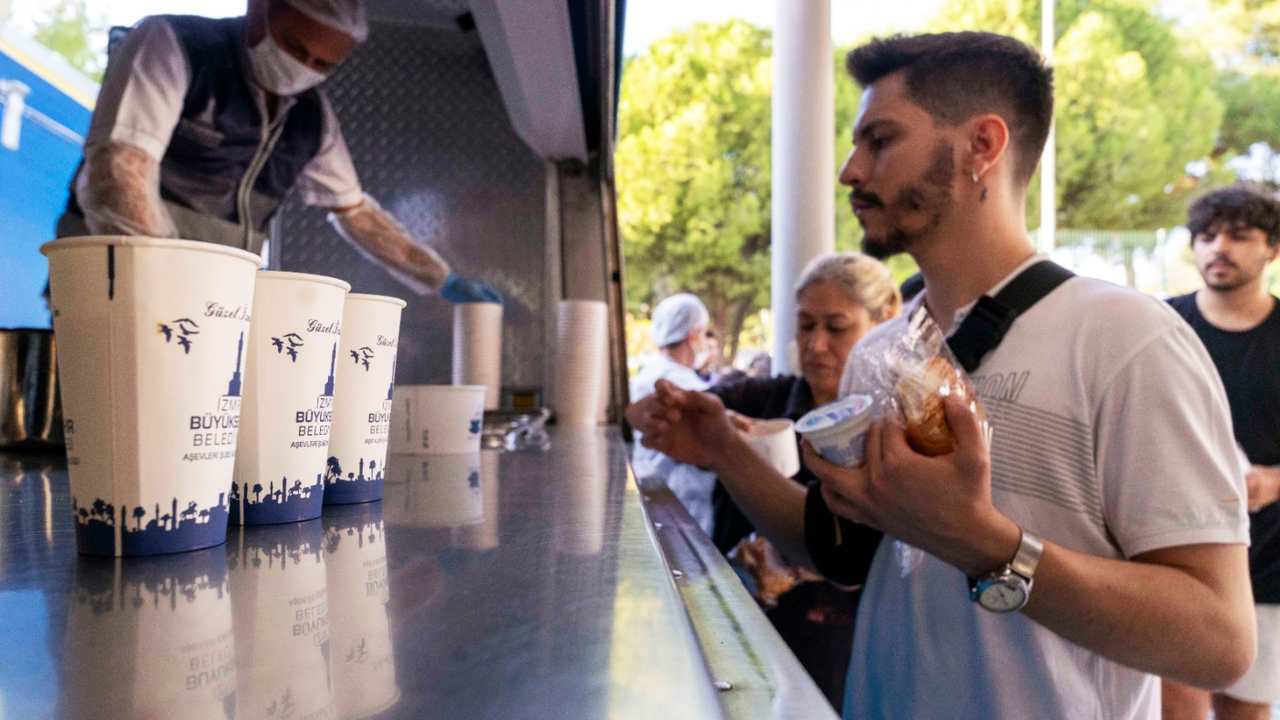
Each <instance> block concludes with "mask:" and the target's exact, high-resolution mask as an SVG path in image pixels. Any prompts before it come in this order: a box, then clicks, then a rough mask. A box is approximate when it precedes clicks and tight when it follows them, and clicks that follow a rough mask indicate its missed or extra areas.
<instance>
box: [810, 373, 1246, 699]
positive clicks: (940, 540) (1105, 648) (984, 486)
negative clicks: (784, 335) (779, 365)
mask: <svg viewBox="0 0 1280 720" xmlns="http://www.w3.org/2000/svg"><path fill="white" fill-rule="evenodd" d="M945 407H946V411H947V422H948V424H949V425H950V426H951V429H952V431H953V432H954V433H955V435H956V438H957V440H958V442H959V447H958V449H957V450H956V451H955V452H954V453H952V454H950V455H946V456H943V457H934V458H930V457H924V456H921V455H918V454H916V453H915V452H914V451H912V450H911V448H910V447H909V446H908V445H907V441H906V435H905V433H904V432H903V430H902V428H901V427H900V426H898V425H896V424H892V423H888V424H886V423H883V422H882V423H878V424H876V425H874V426H873V427H872V429H871V431H870V432H869V433H868V437H867V465H866V467H864V468H860V469H846V468H842V467H838V466H836V465H833V464H831V463H828V462H826V461H824V460H822V458H820V457H818V456H817V454H816V453H814V452H813V451H812V449H811V448H807V447H806V449H805V461H806V463H808V465H809V467H810V469H812V470H813V472H814V473H815V474H816V475H818V476H819V477H820V478H822V479H823V495H824V497H825V498H826V499H827V502H828V505H830V506H831V509H832V510H833V511H835V512H837V513H839V514H841V515H844V516H845V517H848V518H849V519H852V520H855V521H858V522H863V523H866V524H868V525H870V526H872V527H876V528H879V529H880V530H883V531H884V532H885V533H886V534H888V535H891V536H893V537H895V538H897V539H899V540H901V541H903V542H905V543H908V544H910V545H912V546H914V547H918V548H920V549H922V550H924V551H925V552H928V553H930V554H932V555H934V556H936V557H938V558H939V559H941V560H943V561H944V562H946V563H948V564H950V565H952V566H954V567H956V568H957V569H958V570H959V571H961V572H963V573H965V574H966V575H969V576H971V577H975V576H981V575H985V574H987V573H989V572H992V571H994V570H997V569H999V568H1002V567H1004V565H1005V564H1006V563H1008V562H1009V561H1010V560H1011V559H1012V558H1013V556H1014V554H1015V553H1016V551H1017V548H1018V544H1019V539H1020V533H1021V531H1020V530H1019V528H1018V526H1017V525H1016V524H1015V523H1014V522H1013V521H1012V520H1010V519H1009V518H1007V517H1005V516H1004V515H1002V514H1001V513H1000V512H999V511H998V510H997V509H996V507H995V506H994V504H993V503H992V500H991V472H990V456H989V454H988V451H987V447H986V442H985V439H984V437H983V433H982V431H981V429H980V427H979V424H978V420H977V417H976V416H975V415H974V413H973V412H972V411H971V410H970V409H969V408H968V407H967V406H966V405H964V403H963V401H961V400H959V399H958V398H955V397H950V398H947V401H946V406H945ZM1252 603H1253V596H1252V592H1251V589H1250V586H1249V576H1248V561H1247V557H1246V552H1245V549H1244V547H1243V546H1242V545H1234V544H1220V545H1208V544H1202V545H1186V546H1181V547H1170V548H1165V549H1160V550H1153V551H1150V552H1146V553H1142V554H1139V555H1137V556H1135V557H1134V559H1133V560H1132V561H1124V560H1113V559H1108V558H1102V557H1096V556H1093V555H1088V554H1084V553H1080V552H1075V551H1072V550H1068V549H1066V548H1064V547H1062V546H1059V545H1056V544H1054V543H1051V542H1046V543H1045V549H1044V554H1043V556H1042V557H1041V560H1040V564H1039V567H1038V568H1037V569H1036V574H1035V587H1034V589H1033V591H1032V593H1031V600H1030V602H1029V603H1028V604H1027V606H1026V607H1025V608H1024V609H1023V611H1022V612H1023V613H1024V614H1026V615H1027V616H1028V617H1030V618H1031V619H1033V620H1035V621H1036V622H1038V623H1040V624H1042V625H1044V626H1045V627H1046V628H1048V629H1050V630H1052V631H1054V632H1055V633H1057V634H1059V635H1061V636H1063V637H1064V638H1067V639H1068V640H1071V641H1072V642H1075V643H1076V644H1078V645H1080V646H1082V647H1084V648H1085V649H1088V650H1090V651H1093V652H1096V653H1098V654H1100V655H1103V656H1105V657H1108V658H1110V659H1112V660H1115V661H1117V662H1120V663H1123V664H1125V665H1128V666H1130V667H1134V668H1137V669H1139V670H1144V671H1146V672H1150V673H1153V674H1157V675H1160V676H1163V677H1169V678H1171V679H1173V680H1177V681H1179V682H1183V683H1187V684H1189V685H1195V686H1198V687H1205V688H1210V689H1217V688H1221V687H1225V686H1227V685H1229V684H1231V683H1232V682H1234V681H1235V680H1236V679H1237V678H1239V677H1240V676H1241V675H1243V674H1244V673H1245V672H1246V671H1247V670H1248V669H1249V667H1250V665H1252V663H1253V658H1254V654H1255V652H1256V638H1255V627H1254V620H1253V604H1252Z"/></svg>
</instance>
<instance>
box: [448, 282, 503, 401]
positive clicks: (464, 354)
mask: <svg viewBox="0 0 1280 720" xmlns="http://www.w3.org/2000/svg"><path fill="white" fill-rule="evenodd" d="M453 384H454V385H483V386H484V387H485V393H484V409H485V410H496V409H497V407H498V399H499V397H500V394H501V392H502V305H500V304H498V303H458V304H457V305H454V306H453Z"/></svg>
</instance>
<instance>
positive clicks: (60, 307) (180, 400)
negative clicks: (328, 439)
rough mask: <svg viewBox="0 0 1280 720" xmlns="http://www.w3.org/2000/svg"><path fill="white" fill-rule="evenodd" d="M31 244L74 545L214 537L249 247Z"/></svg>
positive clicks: (223, 518) (150, 547)
mask: <svg viewBox="0 0 1280 720" xmlns="http://www.w3.org/2000/svg"><path fill="white" fill-rule="evenodd" d="M40 250H41V252H43V253H44V254H45V255H47V256H48V258H49V281H50V286H51V292H52V305H53V328H54V333H55V334H56V336H57V341H58V371H59V377H60V378H61V383H62V406H63V417H64V419H65V422H64V427H65V429H66V443H67V462H68V464H69V466H70V474H71V497H72V510H73V512H74V513H75V521H76V547H77V549H78V550H79V551H80V552H82V553H87V554H91V555H150V554H156V553H170V552H178V551H182V550H191V549H194V548H201V547H208V546H210V545H217V544H219V543H221V542H223V541H224V540H225V539H226V535H227V511H228V508H227V504H228V496H229V494H230V491H231V474H232V470H233V468H234V465H235V455H236V432H237V428H238V425H239V421H240V396H241V388H242V385H243V383H244V354H245V342H246V341H247V339H248V335H249V318H250V309H251V307H252V303H253V283H254V276H255V274H256V273H257V269H258V265H259V264H260V263H261V260H260V258H258V256H257V255H253V254H250V253H247V252H245V251H243V250H236V249H233V248H229V247H224V246H221V245H214V244H212V243H203V242H187V241H183V240H155V239H150V238H134V237H84V238H68V239H64V240H56V241H54V242H51V243H46V244H45V245H44V246H43V247H41V248H40Z"/></svg>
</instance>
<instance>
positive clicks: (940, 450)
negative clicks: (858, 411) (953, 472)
mask: <svg viewBox="0 0 1280 720" xmlns="http://www.w3.org/2000/svg"><path fill="white" fill-rule="evenodd" d="M849 366H850V369H851V373H852V375H851V378H850V382H849V383H848V384H847V386H846V388H845V390H846V391H847V392H853V393H858V394H863V395H869V396H871V398H872V399H873V401H874V403H875V415H876V417H877V418H886V417H887V418H890V419H892V420H894V421H896V422H898V423H899V424H900V425H902V426H903V427H904V428H905V429H906V434H907V442H908V443H909V444H910V445H911V447H912V449H914V450H915V451H916V452H918V453H921V454H923V455H931V456H936V455H946V454H948V453H950V452H952V451H953V450H955V449H956V439H955V436H954V435H952V433H951V428H950V427H949V426H948V425H947V419H946V413H945V411H944V408H943V402H944V400H945V398H947V397H948V396H951V395H958V396H959V397H960V398H962V399H964V400H967V401H968V403H967V404H968V406H969V409H970V410H971V411H972V412H974V413H975V414H976V415H977V416H978V419H979V421H980V423H981V425H982V429H983V433H984V435H985V436H986V438H987V442H988V444H990V440H991V424H990V423H989V422H988V421H987V415H986V411H985V410H984V409H983V407H982V404H981V403H980V402H978V398H977V396H976V395H975V394H974V391H973V385H972V384H971V383H970V382H969V376H968V375H967V374H966V373H965V371H964V370H963V369H962V368H961V367H960V364H959V363H958V362H957V361H956V359H955V356H954V355H952V354H951V349H950V348H949V347H948V346H947V342H946V338H945V337H944V336H943V334H942V331H941V329H939V328H938V325H937V323H935V322H934V321H933V318H932V317H930V316H929V312H928V311H927V310H926V309H925V308H924V307H923V306H922V307H920V308H919V309H917V310H916V311H915V312H914V313H912V314H911V316H910V317H909V318H908V319H907V326H906V330H905V331H904V332H902V333H900V334H896V335H893V334H889V335H885V336H884V337H875V338H872V339H871V340H870V341H868V342H865V343H863V344H861V345H859V346H858V348H857V349H856V350H855V352H854V355H853V357H852V358H851V359H850V361H849Z"/></svg>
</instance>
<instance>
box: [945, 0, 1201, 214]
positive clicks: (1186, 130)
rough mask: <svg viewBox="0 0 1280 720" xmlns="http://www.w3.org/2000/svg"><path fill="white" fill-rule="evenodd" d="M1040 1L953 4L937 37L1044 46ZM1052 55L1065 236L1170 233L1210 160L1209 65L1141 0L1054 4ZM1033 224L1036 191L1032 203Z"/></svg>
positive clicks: (1035, 189)
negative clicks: (980, 36)
mask: <svg viewBox="0 0 1280 720" xmlns="http://www.w3.org/2000/svg"><path fill="white" fill-rule="evenodd" d="M1039 27H1040V3H1039V2H1037V1H1036V0H950V1H949V2H948V3H947V4H946V5H944V6H943V7H942V8H941V9H940V11H939V13H938V15H937V17H935V18H934V19H933V20H932V21H931V22H930V24H929V28H930V29H933V30H962V29H973V30H992V31H995V32H1002V33H1005V34H1009V35H1013V36H1015V37H1018V38H1019V39H1022V40H1024V41H1026V42H1030V43H1032V44H1035V45H1039V42H1038V40H1039ZM1055 29H1056V31H1057V42H1056V44H1055V47H1054V54H1055V57H1054V66H1055V70H1054V72H1055V79H1056V93H1057V106H1056V110H1055V121H1056V124H1057V154H1058V167H1057V174H1058V177H1057V190H1058V224H1059V226H1060V227H1078V228H1098V229H1141V228H1152V227H1169V226H1172V225H1175V224H1177V223H1178V222H1179V221H1180V220H1181V219H1182V217H1183V214H1184V212H1185V207H1186V202H1187V194H1188V193H1189V192H1190V191H1191V190H1192V188H1193V187H1194V186H1195V182H1194V179H1193V178H1189V177H1188V175H1187V171H1186V167H1187V164H1188V163H1191V162H1195V161H1198V160H1203V159H1205V158H1207V157H1209V156H1210V154H1211V153H1212V151H1213V148H1214V144H1215V140H1216V139H1217V133H1218V128H1219V126H1220V125H1221V122H1222V117H1223V113H1224V105H1223V103H1222V101H1221V100H1220V99H1219V98H1218V95H1217V93H1216V92H1215V90H1214V75H1215V73H1214V67H1213V63H1212V61H1211V59H1210V57H1209V55H1208V54H1207V53H1205V52H1203V51H1202V50H1200V49H1199V48H1198V47H1197V46H1195V45H1193V44H1189V43H1186V42H1184V41H1183V40H1182V38H1180V37H1179V36H1178V35H1177V32H1176V27H1175V24H1174V22H1173V21H1172V20H1170V19H1167V18H1165V17H1163V16H1162V15H1161V14H1160V13H1158V12H1156V11H1155V9H1154V6H1153V5H1152V4H1151V3H1150V2H1146V1H1144V0H1068V1H1066V2H1059V3H1058V5H1057V18H1056V28H1055ZM1027 206H1028V207H1027V214H1028V225H1029V226H1031V227H1035V226H1037V225H1039V221H1038V220H1037V219H1036V218H1038V215H1039V209H1038V208H1039V183H1038V180H1037V182H1033V184H1032V187H1031V193H1030V197H1029V198H1028V203H1027Z"/></svg>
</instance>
